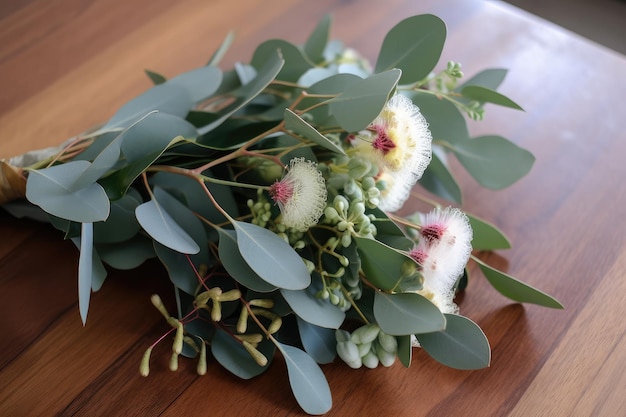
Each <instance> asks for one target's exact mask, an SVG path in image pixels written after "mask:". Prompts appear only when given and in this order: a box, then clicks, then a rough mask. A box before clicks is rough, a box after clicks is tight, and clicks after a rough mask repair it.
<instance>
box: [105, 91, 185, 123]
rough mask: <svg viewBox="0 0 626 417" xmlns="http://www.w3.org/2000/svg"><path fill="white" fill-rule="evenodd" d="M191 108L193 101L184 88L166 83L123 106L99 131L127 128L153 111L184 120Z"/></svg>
mask: <svg viewBox="0 0 626 417" xmlns="http://www.w3.org/2000/svg"><path fill="white" fill-rule="evenodd" d="M192 108H193V100H192V99H191V97H190V96H189V94H188V92H187V90H186V89H185V87H183V86H181V85H176V84H171V83H168V82H166V83H163V84H159V85H156V86H154V87H152V88H150V89H149V90H147V91H146V92H144V93H143V94H141V95H139V96H137V97H135V98H134V99H132V100H131V101H129V102H128V103H126V104H124V105H123V106H122V107H121V108H120V109H119V110H118V111H117V112H116V113H115V114H114V115H113V117H111V118H110V119H109V121H108V122H107V123H106V124H105V125H104V126H103V127H102V128H101V129H102V130H106V129H108V128H112V127H128V126H130V125H131V124H133V123H134V122H136V121H137V120H139V119H140V118H141V117H143V116H145V115H146V114H148V113H150V112H152V111H154V110H158V111H159V112H162V113H168V114H171V115H174V116H178V117H180V118H184V117H185V116H186V115H187V113H188V112H189V110H191V109H192Z"/></svg>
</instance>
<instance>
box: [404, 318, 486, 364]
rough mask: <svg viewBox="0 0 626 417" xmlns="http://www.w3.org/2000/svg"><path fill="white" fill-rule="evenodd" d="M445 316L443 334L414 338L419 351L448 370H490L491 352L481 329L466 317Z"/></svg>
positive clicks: (417, 335) (422, 335) (437, 333)
mask: <svg viewBox="0 0 626 417" xmlns="http://www.w3.org/2000/svg"><path fill="white" fill-rule="evenodd" d="M445 316H446V328H445V330H442V331H440V332H434V333H425V334H416V335H415V337H416V338H417V340H418V341H419V342H420V345H421V346H422V348H423V349H424V350H425V351H426V352H427V353H428V354H429V355H430V356H432V357H433V358H434V359H435V360H437V361H438V362H441V363H442V364H444V365H446V366H449V367H451V368H456V369H466V370H471V369H481V368H485V367H487V366H489V362H490V360H491V349H490V348H489V341H488V340H487V337H486V336H485V334H484V333H483V331H482V330H481V329H480V327H478V325H477V324H476V323H474V322H473V321H471V320H470V319H468V318H467V317H463V316H458V315H456V314H446V315H445Z"/></svg>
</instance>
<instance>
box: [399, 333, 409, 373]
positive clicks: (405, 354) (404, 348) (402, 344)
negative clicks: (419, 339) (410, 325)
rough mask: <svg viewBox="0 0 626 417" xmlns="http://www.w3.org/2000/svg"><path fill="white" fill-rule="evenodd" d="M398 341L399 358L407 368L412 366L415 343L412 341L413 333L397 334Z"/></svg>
mask: <svg viewBox="0 0 626 417" xmlns="http://www.w3.org/2000/svg"><path fill="white" fill-rule="evenodd" d="M396 340H397V342H398V359H400V363H402V365H403V366H404V367H405V368H408V367H409V366H411V359H413V344H412V341H411V335H404V336H396Z"/></svg>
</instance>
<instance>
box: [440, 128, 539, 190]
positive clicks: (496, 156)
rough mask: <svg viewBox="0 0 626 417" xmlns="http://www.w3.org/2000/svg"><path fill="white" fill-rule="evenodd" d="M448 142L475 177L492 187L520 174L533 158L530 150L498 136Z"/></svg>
mask: <svg viewBox="0 0 626 417" xmlns="http://www.w3.org/2000/svg"><path fill="white" fill-rule="evenodd" d="M451 146H452V151H453V152H454V154H455V155H456V157H457V158H458V160H459V162H461V164H462V165H463V166H464V167H465V169H467V171H468V172H469V173H470V174H471V175H472V177H474V178H475V179H476V181H478V182H479V183H480V184H481V185H482V186H484V187H487V188H491V189H496V190H499V189H502V188H505V187H508V186H509V185H511V184H513V183H514V182H515V181H517V180H519V179H520V178H522V177H523V176H524V175H526V174H527V173H528V172H529V171H530V169H531V168H532V166H533V164H534V162H535V157H534V156H533V154H532V153H530V152H529V151H527V150H526V149H524V148H520V147H519V146H517V145H515V144H514V143H513V142H510V141H509V140H507V139H505V138H503V137H501V136H480V137H477V138H474V139H471V140H468V141H463V142H457V143H455V144H453V145H451Z"/></svg>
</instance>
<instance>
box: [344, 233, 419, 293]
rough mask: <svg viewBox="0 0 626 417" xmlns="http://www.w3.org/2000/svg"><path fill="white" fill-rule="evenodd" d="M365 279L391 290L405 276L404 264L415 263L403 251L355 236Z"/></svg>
mask: <svg viewBox="0 0 626 417" xmlns="http://www.w3.org/2000/svg"><path fill="white" fill-rule="evenodd" d="M354 239H355V240H356V244H357V249H358V252H359V256H360V257H361V268H362V269H363V272H364V273H365V279H366V280H367V281H369V282H370V283H371V284H373V285H374V286H375V287H376V288H380V289H382V290H391V289H393V288H395V287H396V286H397V285H398V284H399V283H400V281H401V280H402V279H403V278H405V276H404V275H405V274H406V271H405V264H406V263H415V261H413V260H412V259H411V258H410V257H409V256H407V255H405V254H404V253H402V252H400V251H398V250H396V249H394V248H392V247H390V246H387V245H385V244H384V243H382V242H379V241H377V240H375V239H369V238H362V237H356V238H354Z"/></svg>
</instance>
